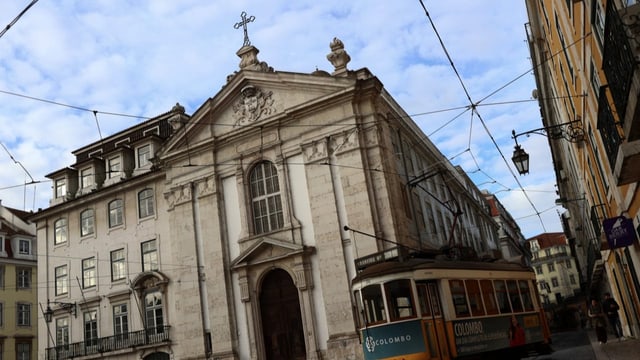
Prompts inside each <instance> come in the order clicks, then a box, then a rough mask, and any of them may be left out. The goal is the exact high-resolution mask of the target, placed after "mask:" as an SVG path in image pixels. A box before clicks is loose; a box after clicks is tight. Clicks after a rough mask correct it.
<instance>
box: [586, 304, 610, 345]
mask: <svg viewBox="0 0 640 360" xmlns="http://www.w3.org/2000/svg"><path fill="white" fill-rule="evenodd" d="M589 317H590V318H591V323H592V324H593V327H594V328H595V329H596V337H597V338H598V342H599V343H600V345H602V344H606V343H607V322H606V321H605V319H604V311H602V305H601V304H600V303H599V302H598V300H596V299H595V298H593V299H591V306H589Z"/></svg>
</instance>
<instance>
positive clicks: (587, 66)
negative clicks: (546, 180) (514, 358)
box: [526, 0, 640, 336]
mask: <svg viewBox="0 0 640 360" xmlns="http://www.w3.org/2000/svg"><path fill="white" fill-rule="evenodd" d="M526 6H527V11H528V15H529V21H530V22H529V24H527V32H528V34H527V35H528V39H529V44H530V52H531V58H532V63H533V68H534V73H535V77H536V84H537V89H536V90H535V91H534V96H535V97H536V98H537V99H538V102H539V104H540V114H541V116H542V123H543V129H544V130H545V131H546V134H547V136H548V138H549V145H550V147H551V152H552V157H553V162H554V168H555V171H556V180H557V186H558V194H559V199H557V200H556V202H557V203H558V204H562V205H563V206H564V207H565V208H566V209H567V211H566V212H565V213H564V214H563V215H562V219H563V225H564V232H565V234H566V235H567V238H568V239H569V243H570V245H571V246H572V247H573V248H574V249H575V251H576V254H577V259H578V262H579V267H580V270H581V273H582V275H584V279H585V281H584V283H583V287H584V290H585V292H586V293H587V295H589V296H591V297H601V295H602V293H604V292H607V291H610V292H611V293H612V294H613V296H614V298H615V299H616V300H617V301H618V303H620V304H622V305H623V311H621V312H620V315H621V319H622V323H623V327H624V328H625V329H624V331H625V333H629V334H631V335H633V336H638V335H639V333H640V328H639V327H638V324H639V323H640V301H638V299H639V295H640V282H639V280H638V279H639V275H640V245H639V243H638V240H637V233H638V231H639V229H640V227H639V224H640V214H639V209H640V196H639V195H640V193H639V188H638V181H640V107H638V106H637V105H638V104H637V100H638V92H639V90H640V72H639V71H638V65H637V62H636V58H637V56H638V55H640V53H638V51H639V50H638V49H639V48H638V44H637V40H638V34H637V33H636V32H637V29H638V26H637V25H638V24H639V22H638V20H637V19H638V14H640V4H636V1H622V0H615V1H614V0H609V1H606V0H591V1H576V0H573V1H567V0H526ZM625 24H626V25H625ZM634 24H635V25H634ZM634 31H636V32H634Z"/></svg>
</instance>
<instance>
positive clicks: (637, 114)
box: [598, 1, 640, 185]
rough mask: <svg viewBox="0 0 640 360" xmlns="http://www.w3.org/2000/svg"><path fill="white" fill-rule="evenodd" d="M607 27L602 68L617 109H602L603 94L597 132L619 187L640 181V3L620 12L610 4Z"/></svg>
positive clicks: (604, 99) (602, 95)
mask: <svg viewBox="0 0 640 360" xmlns="http://www.w3.org/2000/svg"><path fill="white" fill-rule="evenodd" d="M605 24H606V26H605V35H604V44H603V47H604V51H603V60H602V67H603V70H604V73H605V75H606V77H607V82H608V91H609V92H610V95H611V99H612V101H613V107H615V110H612V109H611V108H608V109H603V108H602V105H603V101H607V98H606V95H605V94H604V91H600V104H599V105H600V108H599V110H598V129H599V130H600V133H601V134H602V135H603V139H604V141H605V142H606V143H607V144H606V145H605V146H606V147H607V155H608V157H609V162H610V164H611V168H612V169H614V170H613V172H614V176H615V177H616V180H617V184H618V185H624V184H629V183H633V182H636V181H640V167H638V166H635V164H637V163H638V161H640V104H639V102H638V100H639V96H638V94H640V71H638V59H640V4H635V5H630V6H627V7H625V8H624V9H622V10H617V9H616V7H615V4H614V2H613V1H608V2H607V15H606V21H605ZM607 102H608V101H607ZM607 107H609V106H607ZM614 113H615V114H617V116H616V118H614V116H613V115H612V114H614ZM601 116H602V118H601ZM605 137H606V138H605ZM616 138H617V139H616Z"/></svg>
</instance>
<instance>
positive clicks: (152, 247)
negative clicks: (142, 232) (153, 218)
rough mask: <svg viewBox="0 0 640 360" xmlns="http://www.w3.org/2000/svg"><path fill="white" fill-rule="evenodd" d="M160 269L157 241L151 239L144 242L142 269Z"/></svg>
mask: <svg viewBox="0 0 640 360" xmlns="http://www.w3.org/2000/svg"><path fill="white" fill-rule="evenodd" d="M153 270H158V250H157V248H156V241H155V240H150V241H145V242H143V243H142V271H153Z"/></svg>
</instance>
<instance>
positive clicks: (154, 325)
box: [144, 291, 164, 334]
mask: <svg viewBox="0 0 640 360" xmlns="http://www.w3.org/2000/svg"><path fill="white" fill-rule="evenodd" d="M144 310H145V315H146V320H147V333H151V334H161V333H164V315H163V311H162V294H161V293H160V292H159V291H156V292H152V293H149V294H147V295H146V296H145V297H144Z"/></svg>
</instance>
